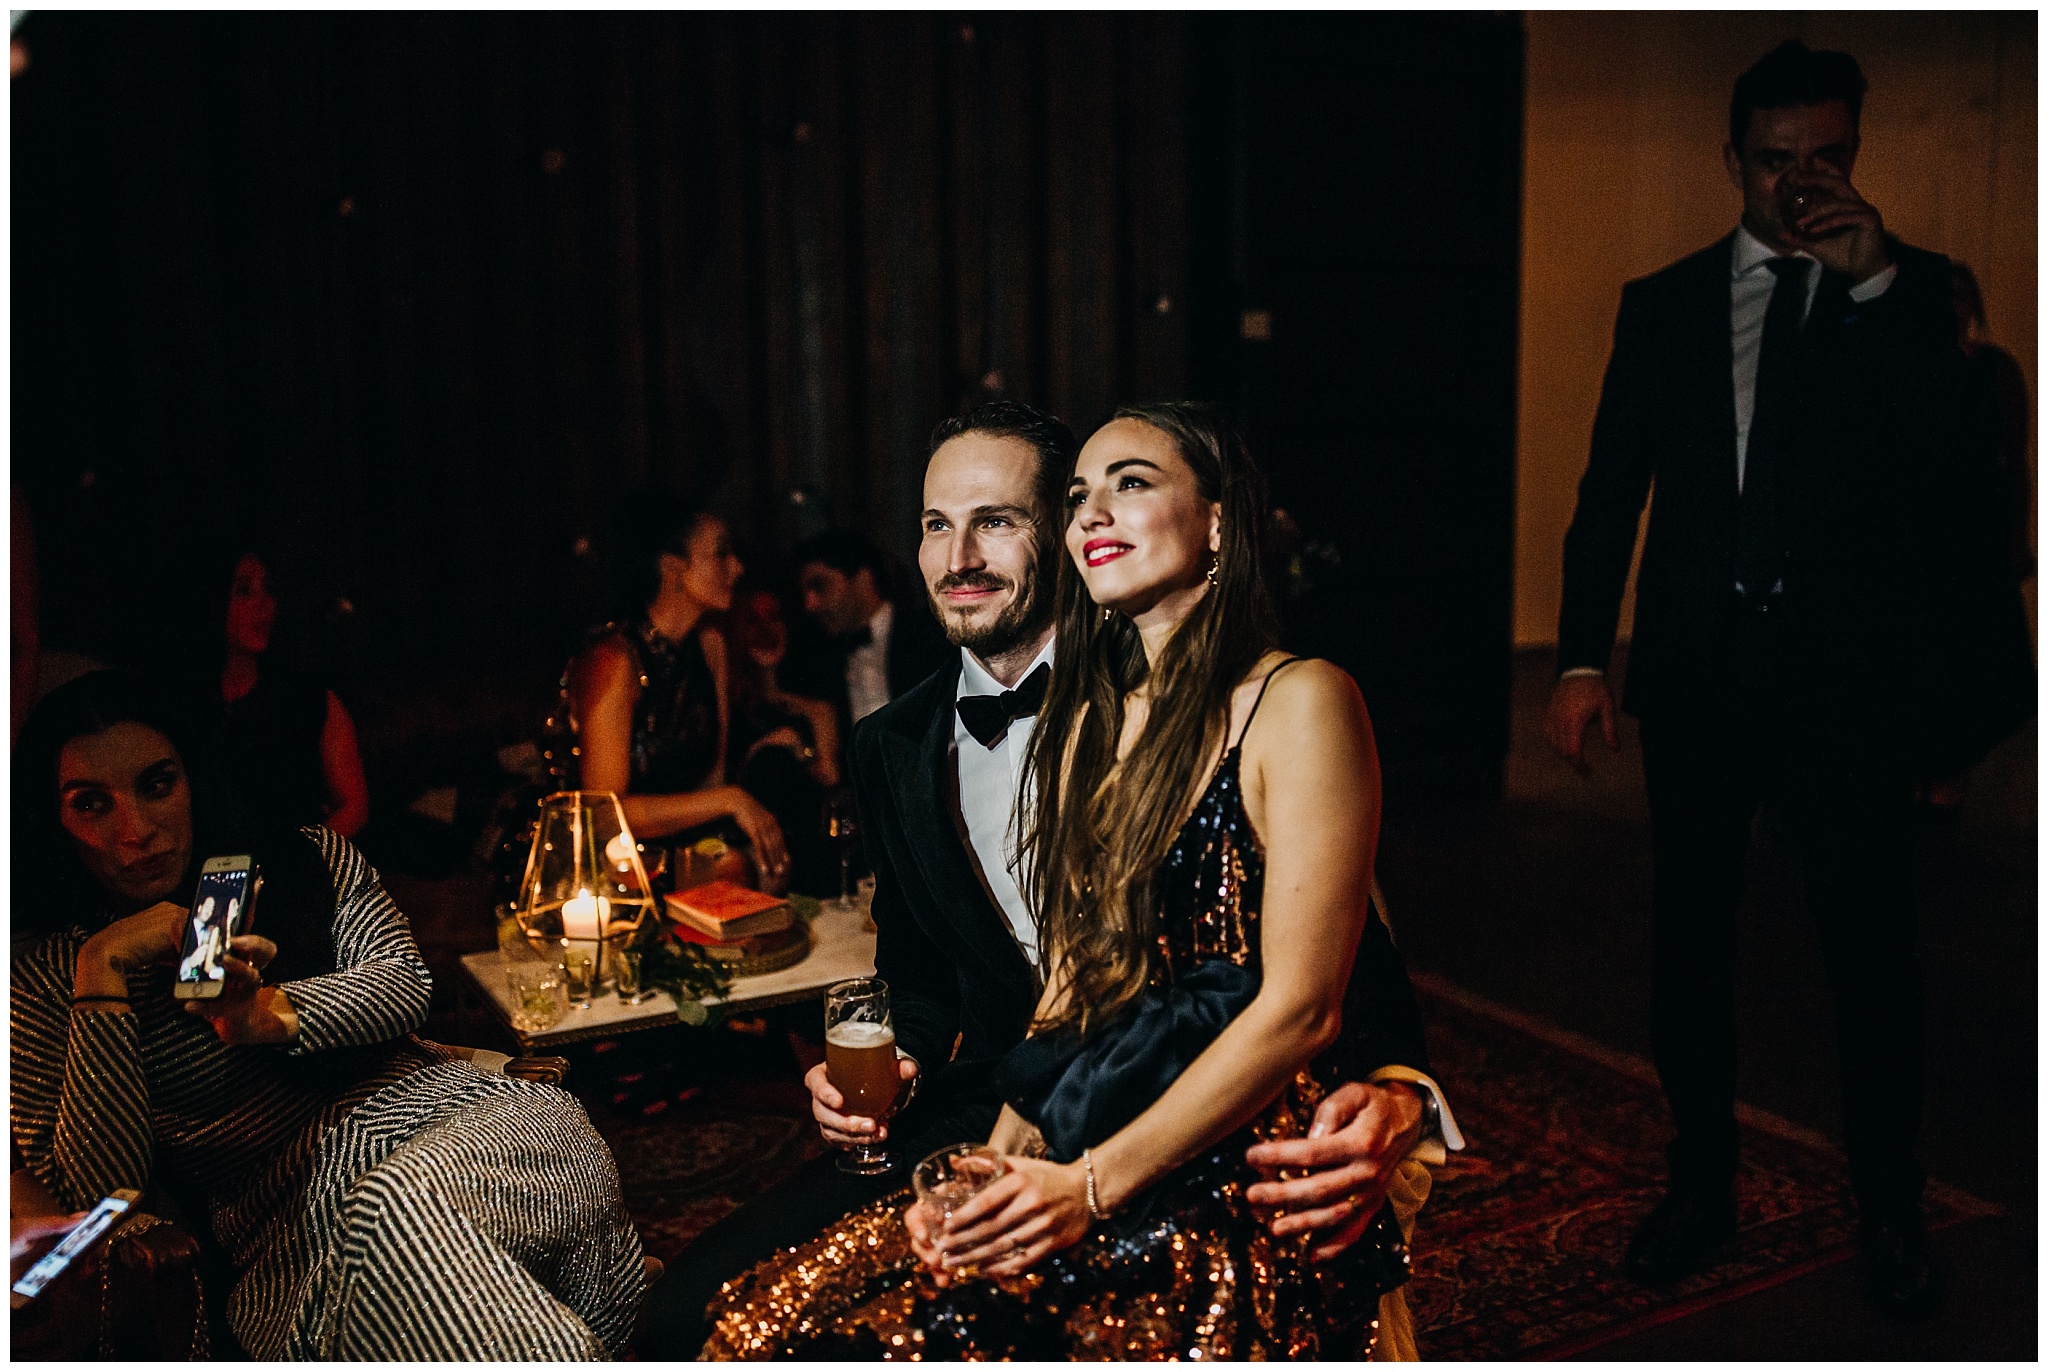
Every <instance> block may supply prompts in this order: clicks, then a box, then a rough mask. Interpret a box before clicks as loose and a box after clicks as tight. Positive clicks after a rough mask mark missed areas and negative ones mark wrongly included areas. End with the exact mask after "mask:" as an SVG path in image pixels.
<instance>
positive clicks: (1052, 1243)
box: [935, 1157, 1088, 1277]
mask: <svg viewBox="0 0 2048 1372" xmlns="http://www.w3.org/2000/svg"><path fill="white" fill-rule="evenodd" d="M1003 1161H1004V1162H1005V1163H1006V1164H1007V1165H1008V1167H1009V1171H1007V1172H1006V1173H1004V1174H1003V1177H1002V1180H1000V1181H998V1182H997V1183H996V1184H995V1185H993V1186H991V1187H989V1188H988V1190H986V1191H984V1192H982V1193H981V1194H980V1195H978V1196H976V1197H975V1198H974V1199H973V1200H971V1201H969V1202H967V1204H965V1205H963V1206H961V1207H960V1208H959V1209H958V1210H956V1211H954V1212H953V1215H952V1218H951V1219H950V1220H948V1221H947V1223H946V1232H945V1233H944V1234H942V1235H941V1236H940V1237H939V1241H938V1243H937V1244H936V1245H935V1246H936V1247H937V1249H938V1251H939V1254H940V1263H941V1265H942V1266H943V1267H947V1268H960V1267H968V1266H974V1267H979V1268H980V1269H981V1272H982V1274H983V1275H984V1276H991V1277H1012V1276H1015V1275H1017V1274H1018V1273H1020V1272H1028V1271H1030V1270H1031V1268H1033V1267H1034V1266H1036V1265H1037V1264H1038V1263H1039V1262H1041V1261H1043V1260H1044V1259H1045V1258H1047V1257H1049V1256H1050V1255H1052V1254H1054V1253H1057V1252H1059V1251H1060V1250H1061V1249H1062V1248H1071V1247H1072V1246H1073V1245H1075V1244H1077V1243H1079V1242H1080V1241H1081V1237H1082V1236H1083V1235H1084V1234H1086V1233H1087V1232H1088V1175H1087V1173H1086V1171H1085V1170H1083V1168H1082V1166H1081V1164H1080V1163H1078V1162H1066V1163H1060V1162H1046V1161H1043V1160H1042V1159H1039V1158H1018V1157H1006V1158H1004V1159H1003Z"/></svg>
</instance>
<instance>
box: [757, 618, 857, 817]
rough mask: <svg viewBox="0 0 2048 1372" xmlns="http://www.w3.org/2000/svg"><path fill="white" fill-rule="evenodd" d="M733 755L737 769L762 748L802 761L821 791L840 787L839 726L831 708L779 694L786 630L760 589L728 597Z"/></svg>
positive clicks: (806, 698)
mask: <svg viewBox="0 0 2048 1372" xmlns="http://www.w3.org/2000/svg"><path fill="white" fill-rule="evenodd" d="M731 620H732V637H733V644H734V646H735V647H736V648H737V649H738V652H737V653H736V654H735V655H734V657H733V674H732V682H733V718H734V721H735V731H734V736H733V753H734V755H735V757H736V758H738V759H739V762H740V766H741V767H742V768H744V767H745V765H746V761H747V760H748V759H750V758H752V757H753V756H754V755H755V754H757V753H759V752H760V750H761V749H763V748H782V749H786V750H787V751H789V752H790V753H793V754H794V755H795V756H797V757H798V758H800V759H802V761H803V762H804V763H805V765H806V766H807V767H808V768H809V769H810V772H811V775H812V776H813V777H815V778H816V779H817V782H818V784H819V785H820V786H824V787H828V788H829V787H833V786H837V785H838V784H839V757H840V755H839V721H838V718H837V717H836V715H835V714H834V712H833V709H832V706H831V704H830V702H828V701H823V700H814V699H812V698H811V697H809V696H800V695H795V694H792V693H791V692H789V691H786V690H784V689H782V686H781V684H780V681H779V680H778V676H779V673H780V670H781V667H782V663H783V659H785V658H786V657H788V656H789V626H788V625H787V624H785V623H784V622H783V618H782V601H781V600H780V599H779V598H778V597H777V596H776V594H775V592H773V591H771V590H769V589H768V588H767V587H765V586H749V587H743V588H742V589H741V590H740V591H739V592H738V593H737V594H736V595H735V596H734V597H733V607H732V616H731Z"/></svg>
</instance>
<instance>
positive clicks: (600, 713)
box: [564, 497, 789, 890]
mask: <svg viewBox="0 0 2048 1372" xmlns="http://www.w3.org/2000/svg"><path fill="white" fill-rule="evenodd" d="M632 508H633V511H634V513H633V514H632V516H631V521H630V524H631V527H629V529H628V530H627V535H628V540H629V547H628V549H627V559H628V561H627V566H628V569H629V571H630V573H631V576H632V578H633V580H632V587H633V589H634V590H635V591H636V592H637V593H636V594H634V596H633V601H634V602H636V603H637V605H638V607H639V608H638V612H637V613H636V614H635V615H634V617H633V618H632V619H631V620H629V621H627V622H625V623H623V624H609V625H606V626H605V627H604V628H603V629H601V630H599V631H598V633H597V635H596V636H595V638H594V640H593V641H592V642H591V644H590V645H589V646H588V647H587V648H585V649H584V650H583V652H581V653H580V654H578V655H577V657H576V658H575V660H573V661H572V662H571V663H570V664H569V670H568V672H567V674H566V676H565V678H564V680H565V683H566V691H567V695H568V706H569V719H568V724H569V728H570V729H571V731H572V732H573V734H574V735H575V737H576V739H577V746H578V747H579V748H580V749H581V753H580V757H579V758H578V762H577V768H576V770H577V772H578V776H577V777H576V778H575V779H574V784H576V785H578V786H581V787H582V788H584V789H586V790H592V791H612V792H616V793H617V794H618V795H619V796H620V798H621V799H622V800H623V802H624V805H625V811H626V822H627V823H628V824H629V825H631V826H632V829H633V833H634V835H635V836H636V837H638V838H640V839H643V840H653V839H665V840H667V841H668V842H669V843H670V844H671V845H674V846H679V847H680V846H687V845H689V844H691V843H694V842H696V841H698V840H700V839H702V838H706V837H712V836H724V837H727V838H728V839H729V840H731V841H738V842H743V843H744V844H745V845H746V846H747V847H748V848H750V849H751V851H752V853H753V858H754V864H755V867H756V868H757V874H758V876H759V878H760V880H761V882H762V884H763V885H764V887H767V888H770V889H775V890H782V889H785V888H786V883H787V882H788V880H789V853H788V846H787V844H786V843H785V841H784V836H783V830H782V825H781V824H780V823H779V822H778V821H777V819H776V817H775V816H774V815H773V814H771V813H770V812H769V810H768V807H767V806H765V805H763V804H762V803H761V802H760V800H758V799H757V798H755V797H754V796H752V795H750V794H749V793H748V792H747V791H746V790H745V788H743V787H741V786H738V785H735V784H733V783H731V782H729V781H728V780H727V779H726V778H727V768H726V758H727V753H728V743H729V741H730V740H731V738H732V737H733V724H732V713H731V711H732V705H731V697H730V694H729V692H728V691H727V688H726V683H727V681H728V680H729V679H730V677H729V662H728V656H727V647H726V639H725V635H724V633H723V632H722V631H721V630H720V629H719V628H718V627H717V625H716V624H715V623H714V622H713V621H712V620H711V618H710V616H712V615H714V614H723V613H724V612H725V611H726V610H728V609H730V608H731V607H732V592H733V586H734V585H735V584H736V583H737V582H738V581H739V579H740V573H741V572H742V571H743V570H744V569H743V568H742V567H741V565H740V560H739V557H738V556H737V555H736V554H735V553H734V552H733V548H732V535H731V533H730V531H728V530H727V528H726V525H725V521H724V520H722V519H720V518H719V517H718V516H717V515H715V514H712V513H710V512H709V511H707V510H704V509H702V508H700V507H697V506H695V505H691V504H689V503H687V502H682V501H677V500H674V499H671V498H666V497H651V498H643V499H639V500H636V501H635V502H634V504H633V507H632ZM735 831H736V832H735Z"/></svg>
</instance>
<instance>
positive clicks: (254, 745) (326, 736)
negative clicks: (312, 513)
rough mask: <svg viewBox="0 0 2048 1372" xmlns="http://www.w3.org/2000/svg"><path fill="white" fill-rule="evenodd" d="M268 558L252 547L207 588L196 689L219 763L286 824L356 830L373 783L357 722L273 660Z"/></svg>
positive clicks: (314, 684)
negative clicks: (213, 729)
mask: <svg viewBox="0 0 2048 1372" xmlns="http://www.w3.org/2000/svg"><path fill="white" fill-rule="evenodd" d="M271 570H272V559H271V558H270V557H269V556H268V555H267V554H265V553H263V552H261V551H259V550H257V549H254V548H249V547H241V548H238V549H237V550H236V551H235V553H234V556H233V558H232V560H231V561H230V562H229V563H227V564H226V565H224V566H222V567H218V568H216V569H215V572H214V575H213V578H212V585H211V586H209V588H208V590H209V598H208V605H209V608H210V614H209V615H208V621H207V624H206V625H205V633H206V638H205V639H204V640H202V641H204V642H206V643H208V644H218V645H220V651H219V652H218V653H212V652H209V653H208V654H207V655H206V658H205V660H204V661H203V663H202V672H201V675H202V678H203V679H202V682H201V690H202V693H203V694H205V695H207V696H209V697H210V698H211V699H212V701H213V702H214V704H215V706H216V707H217V709H218V711H219V721H220V723H219V748H220V753H221V761H222V765H223V766H224V767H225V768H226V770H227V773H228V775H229V777H230V778H232V780H233V781H234V784H235V786H236V788H237V789H238V790H239V791H240V792H241V793H242V795H243V797H244V798H245V799H246V800H247V801H248V802H249V803H250V804H251V805H252V806H255V807H257V808H258V809H259V810H261V811H262V812H264V813H266V814H273V815H276V816H277V817H278V818H279V819H281V820H288V821H290V822H291V823H293V824H323V825H325V826H326V827H327V828H329V829H332V830H333V831H334V832H335V833H337V834H340V835H341V836H342V837H344V838H354V837H355V836H356V835H357V834H358V833H360V832H361V831H362V828H363V826H364V825H365V824H367V823H368V822H369V819H370V787H369V783H368V782H367V781H366V780H365V779H364V776H363V757H362V753H361V752H360V751H359V749H358V748H357V746H356V726H355V721H354V720H353V719H351V718H350V717H349V713H348V710H347V709H346V708H345V707H344V706H343V705H342V703H341V699H340V697H338V696H336V695H335V694H334V692H333V691H330V690H328V689H327V688H326V687H325V686H323V685H321V684H320V682H319V681H317V680H315V679H314V678H312V677H310V676H308V675H306V674H304V673H302V672H299V671H296V670H294V669H293V668H291V667H288V666H286V665H284V664H283V663H280V662H278V661H277V660H276V655H275V654H273V653H272V652H271V639H272V636H273V633H274V631H275V629H276V627H277V614H278V599H277V595H276V593H275V590H274V588H273V586H272V578H271Z"/></svg>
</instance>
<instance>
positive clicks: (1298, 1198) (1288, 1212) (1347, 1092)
mask: <svg viewBox="0 0 2048 1372" xmlns="http://www.w3.org/2000/svg"><path fill="white" fill-rule="evenodd" d="M1421 1138H1422V1099H1421V1097H1419V1096H1417V1095H1416V1094H1415V1088H1413V1087H1411V1086H1408V1085H1407V1084H1406V1083H1403V1082H1387V1083H1384V1084H1376V1083H1370V1082H1362V1081H1353V1082H1346V1083H1345V1084H1344V1085H1342V1086H1340V1087H1338V1088H1337V1089H1336V1090H1335V1091H1333V1092H1331V1093H1330V1095H1329V1097H1328V1098H1327V1099H1326V1100H1324V1101H1323V1104H1322V1107H1321V1108H1320V1109H1318V1110H1317V1111H1316V1117H1315V1121H1314V1123H1313V1124H1311V1125H1310V1126H1309V1131H1308V1137H1307V1138H1305V1139H1282V1140H1279V1141H1276V1142H1273V1143H1257V1144H1253V1145H1252V1147H1251V1148H1250V1149H1249V1150H1248V1151H1247V1152H1246V1153H1245V1161H1246V1162H1248V1163H1250V1164H1251V1165H1252V1166H1253V1167H1254V1168H1257V1169H1258V1170H1259V1171H1260V1172H1263V1173H1265V1174H1266V1176H1267V1177H1268V1178H1273V1177H1275V1176H1277V1175H1279V1174H1280V1173H1282V1172H1283V1171H1284V1172H1304V1171H1305V1172H1308V1173H1309V1175H1307V1176H1302V1177H1296V1178H1295V1179H1294V1180H1292V1181H1278V1180H1267V1181H1262V1182H1258V1183H1256V1184H1255V1185H1253V1186H1252V1188H1251V1189H1250V1190H1249V1191H1247V1192H1246V1193H1245V1199H1246V1200H1248V1201H1250V1202H1251V1203H1252V1204H1253V1205H1254V1206H1255V1207H1257V1208H1258V1209H1259V1210H1260V1211H1261V1212H1278V1213H1277V1214H1274V1215H1272V1217H1271V1218H1270V1219H1268V1221H1267V1227H1268V1228H1269V1229H1271V1230H1272V1231H1273V1234H1274V1236H1275V1237H1278V1238H1286V1237H1289V1236H1293V1235H1303V1234H1313V1235H1314V1236H1315V1239H1314V1242H1315V1247H1314V1249H1313V1250H1312V1251H1311V1252H1310V1253H1309V1261H1310V1262H1328V1261H1329V1260H1330V1259H1331V1258H1334V1257H1336V1256H1337V1255H1338V1254H1339V1253H1342V1252H1343V1251H1344V1250H1345V1249H1347V1248H1349V1247H1350V1246H1351V1245H1352V1244H1354V1243H1356V1242H1358V1238H1359V1235H1361V1234H1363V1233H1364V1232H1365V1230H1366V1226H1367V1225H1369V1224H1371V1223H1372V1220H1373V1216H1375V1215H1377V1214H1378V1213H1379V1209H1380V1205H1381V1203H1382V1202H1384V1201H1385V1200H1386V1198H1387V1188H1388V1187H1389V1186H1390V1185H1392V1184H1393V1180H1394V1170H1395V1169H1396V1168H1398V1167H1399V1166H1400V1165H1401V1161H1402V1159H1404V1158H1406V1157H1407V1156H1408V1154H1409V1153H1411V1152H1413V1151H1414V1148H1415V1145H1416V1143H1417V1142H1419V1141H1420V1140H1421Z"/></svg>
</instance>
